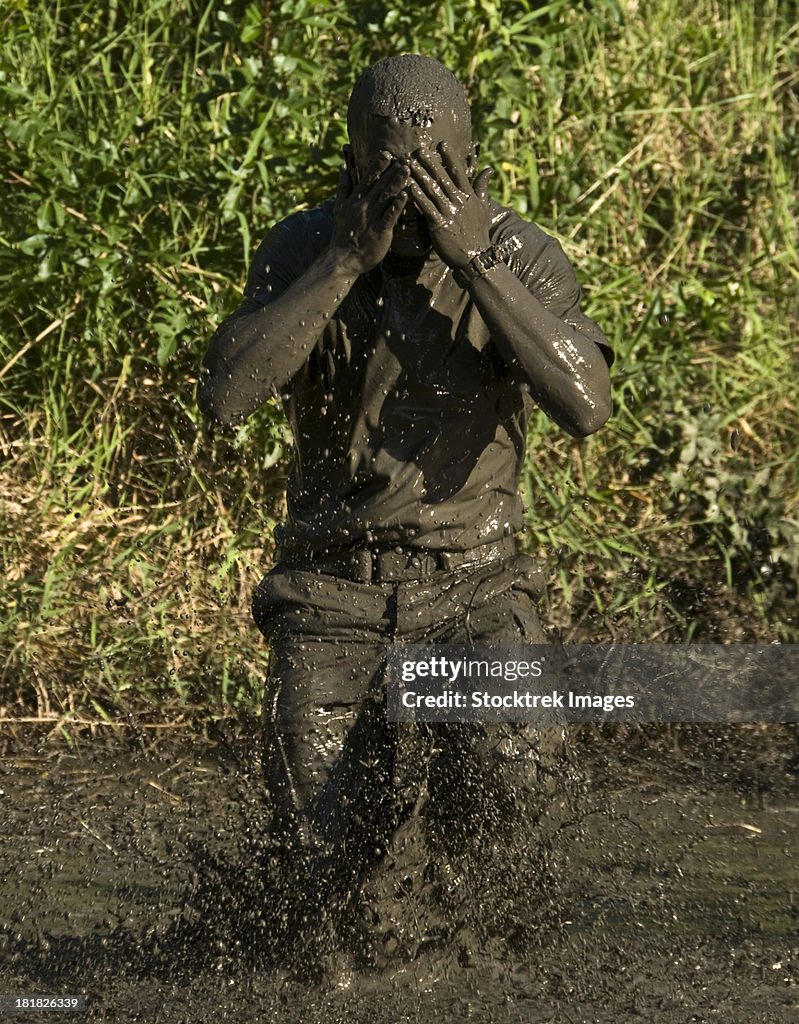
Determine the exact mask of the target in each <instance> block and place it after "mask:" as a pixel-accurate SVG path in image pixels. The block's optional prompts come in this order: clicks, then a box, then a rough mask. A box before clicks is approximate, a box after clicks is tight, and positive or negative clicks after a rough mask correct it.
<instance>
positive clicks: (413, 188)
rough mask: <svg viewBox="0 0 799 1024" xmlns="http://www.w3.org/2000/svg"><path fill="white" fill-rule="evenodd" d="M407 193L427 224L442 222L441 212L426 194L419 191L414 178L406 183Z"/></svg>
mask: <svg viewBox="0 0 799 1024" xmlns="http://www.w3.org/2000/svg"><path fill="white" fill-rule="evenodd" d="M408 192H409V194H410V196H411V198H412V199H413V201H414V203H416V206H417V208H418V209H419V210H420V211H421V213H422V214H423V215H424V217H425V219H426V220H427V222H428V224H431V225H436V224H440V223H441V221H442V220H443V217H442V216H441V211H440V210H439V209H438V207H437V206H436V204H435V203H434V202H433V200H432V199H431V198H430V197H429V196H428V194H427V193H426V192H424V191H423V190H422V189H421V187H420V186H419V184H418V182H417V181H416V179H415V178H411V180H410V181H409V182H408Z"/></svg>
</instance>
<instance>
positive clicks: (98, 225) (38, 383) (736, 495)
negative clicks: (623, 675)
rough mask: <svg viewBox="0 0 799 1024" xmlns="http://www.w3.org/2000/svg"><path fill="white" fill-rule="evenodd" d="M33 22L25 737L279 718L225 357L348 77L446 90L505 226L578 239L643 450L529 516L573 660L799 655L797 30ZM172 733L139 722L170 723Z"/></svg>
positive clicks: (19, 196)
mask: <svg viewBox="0 0 799 1024" xmlns="http://www.w3.org/2000/svg"><path fill="white" fill-rule="evenodd" d="M358 10H359V13H355V11H354V8H353V5H347V4H345V3H341V2H338V0H332V2H329V3H310V2H306V0H285V2H283V3H277V2H274V3H271V4H270V3H268V2H267V3H249V4H248V3H243V2H239V0H236V2H230V3H224V2H212V3H202V2H197V0H183V2H179V0H131V2H130V3H128V4H126V5H124V6H123V5H121V4H118V3H111V4H109V5H107V6H105V5H101V6H98V5H95V4H89V3H80V2H74V0H70V2H62V3H54V4H44V3H42V2H35V0H29V2H25V0H15V2H14V3H12V4H11V5H9V6H7V7H6V8H4V12H3V13H2V14H1V15H0V40H2V42H1V43H0V46H1V47H2V50H1V55H0V113H2V118H3V123H4V125H5V133H4V139H3V141H2V142H0V162H1V163H2V175H0V178H1V179H2V180H1V181H0V189H2V194H1V195H0V201H1V202H2V210H3V214H2V230H1V231H0V286H1V287H2V294H3V308H2V314H1V316H2V319H1V320H0V346H1V348H0V445H2V455H3V459H2V467H1V468H0V493H1V494H2V498H0V502H1V503H2V504H1V505H0V516H1V517H2V518H1V520H0V538H1V539H0V556H1V557H2V560H3V576H4V581H5V582H4V586H3V590H2V626H1V627H0V630H1V632H0V665H2V669H1V671H2V692H1V694H0V717H2V718H4V719H9V718H15V717H16V718H34V719H35V718H38V719H46V720H48V721H49V722H51V723H52V726H53V728H54V729H57V728H61V729H66V730H68V729H69V728H70V723H73V726H74V723H75V722H77V721H86V722H103V721H105V722H117V721H125V720H126V716H127V714H128V712H129V711H135V712H136V714H137V715H140V714H142V713H143V712H144V711H146V709H148V708H149V709H150V710H151V712H152V714H153V715H154V716H158V715H160V714H161V713H162V712H163V711H164V710H165V709H171V710H172V711H173V712H174V714H175V715H178V716H180V715H181V714H184V713H188V712H187V710H186V709H189V708H191V707H193V706H202V707H208V706H210V707H212V708H215V709H219V710H220V711H221V710H223V709H225V708H228V707H230V706H239V707H254V706H255V705H256V704H257V701H258V697H259V688H260V679H261V676H262V674H263V662H264V657H265V652H264V648H263V646H262V644H261V643H260V640H259V637H258V636H257V634H256V632H255V630H254V627H253V626H252V624H251V622H250V619H249V594H250V593H251V591H252V588H253V586H254V585H255V582H256V581H257V578H258V576H259V574H260V573H262V572H263V571H265V570H266V569H267V568H268V567H269V565H270V538H271V530H272V527H273V524H274V521H275V519H276V518H278V517H279V516H280V514H281V507H282V487H283V481H284V479H285V473H286V470H287V459H288V457H289V455H290V444H289V441H288V439H287V438H286V437H285V435H284V431H283V423H282V419H281V414H280V412H279V410H278V409H276V408H273V407H271V406H270V407H267V408H265V409H264V411H263V413H262V414H261V415H259V416H258V417H253V418H252V420H251V421H248V422H247V423H246V424H245V425H244V426H242V427H241V429H239V430H238V431H234V432H230V433H228V434H225V433H222V432H216V433H213V432H211V431H209V430H208V428H207V427H205V426H204V425H203V424H202V422H201V420H200V417H199V414H198V412H197V409H196V404H195V397H194V393H195V385H196V370H197V366H198V364H199V360H200V358H201V356H202V353H203V351H204V348H205V344H206V340H207V338H208V336H209V334H210V333H211V331H212V329H213V327H214V325H215V324H216V323H217V322H218V320H219V319H220V318H221V316H222V315H223V314H224V313H225V312H227V311H228V310H229V309H230V308H232V307H233V305H235V302H236V300H237V296H238V294H239V291H240V288H241V286H242V284H243V280H244V275H245V272H246V266H247V262H248V259H249V257H250V255H251V253H252V250H253V247H254V245H255V244H256V243H257V241H258V240H259V239H260V237H261V236H262V235H263V234H264V232H265V231H266V229H267V228H268V227H269V226H270V225H271V224H272V223H273V222H274V221H276V220H278V219H280V218H281V217H283V216H285V215H286V214H287V213H289V212H290V211H292V210H294V209H297V208H298V207H300V206H302V205H313V204H315V203H316V202H318V201H320V200H321V199H322V198H324V197H326V196H327V195H328V194H330V192H331V191H332V190H333V188H334V182H335V177H336V170H337V167H338V163H339V156H338V150H339V147H340V145H341V144H342V142H343V141H344V139H345V130H344V114H345V110H346V101H347V96H348V94H349V89H350V87H351V85H352V82H353V80H354V77H355V75H356V74H357V72H358V71H359V70H360V69H361V68H362V67H364V66H366V65H367V64H369V63H372V62H373V61H374V60H376V59H378V58H379V57H381V56H384V55H387V54H390V53H394V52H401V51H417V52H423V53H429V54H431V55H434V56H437V57H439V58H440V59H441V60H443V61H444V62H445V63H447V64H448V65H449V66H450V67H451V68H452V69H453V71H455V72H456V73H457V74H458V75H459V76H460V77H461V79H462V80H463V81H464V82H465V83H466V84H467V85H468V88H469V93H470V96H471V98H472V101H473V105H474V110H475V121H476V135H477V137H478V138H479V139H480V140H481V141H482V144H483V158H484V160H485V163H486V164H490V165H492V166H494V167H495V168H496V170H497V175H496V177H495V179H494V184H493V191H494V195H495V196H496V198H498V199H499V200H500V201H502V202H505V203H507V204H509V205H513V206H515V207H516V208H517V209H518V210H519V211H520V212H521V213H522V214H523V215H525V216H528V217H530V218H531V219H535V220H536V221H538V222H539V223H540V224H541V226H542V227H544V228H545V230H548V231H550V232H551V233H553V234H556V235H558V237H560V238H561V239H562V241H563V244H564V246H565V248H566V250H567V252H568V253H569V255H570V256H571V258H572V260H573V262H574V263H575V265H576V267H577V269H578V274H579V276H580V279H581V280H582V281H583V282H584V285H585V292H586V308H587V310H588V312H589V313H590V314H591V315H593V316H594V317H595V318H596V319H597V321H598V322H599V323H600V324H601V325H602V326H603V327H604V329H605V330H606V332H607V333H608V335H609V337H610V338H611V341H612V342H613V344H614V346H615V347H616V350H617V353H618V358H617V364H616V371H615V414H614V417H613V420H612V422H611V423H610V424H609V425H608V427H606V428H605V429H604V430H603V431H602V432H601V433H600V434H598V435H596V436H595V437H592V438H590V439H588V440H586V441H584V442H579V443H576V442H574V441H572V440H571V439H569V438H568V437H566V436H564V435H563V434H561V433H560V432H559V431H558V430H557V428H555V427H554V426H552V425H551V424H549V423H548V421H546V420H545V419H544V418H543V417H540V418H538V419H536V420H535V422H534V423H533V424H532V427H531V437H530V456H529V458H528V461H527V465H526V468H525V473H524V476H523V480H522V486H523V489H524V494H525V498H526V501H527V505H528V531H527V543H528V546H529V548H530V550H532V551H536V552H539V553H540V554H541V555H542V556H543V557H544V558H545V559H546V560H547V563H548V564H549V566H550V567H551V569H552V575H553V585H552V588H551V595H550V609H549V620H550V622H551V623H552V624H553V625H554V626H555V627H556V628H558V629H560V630H561V631H562V632H563V634H564V635H566V636H570V637H572V638H577V639H583V640H588V639H594V640H607V639H609V638H611V637H613V638H617V639H627V640H636V641H643V640H658V641H678V640H684V639H686V638H691V639H695V640H700V639H701V640H706V641H715V640H719V641H724V642H732V641H744V640H752V641H763V640H769V641H770V640H782V641H793V642H796V641H797V640H799V626H798V625H797V621H796V617H795V604H796V596H797V576H798V575H799V522H798V520H799V509H798V506H799V460H798V459H797V454H796V440H795V439H796V437H797V434H798V433H799V411H798V409H797V403H796V397H795V383H794V382H795V380H796V372H797V360H796V336H797V329H798V328H799V315H798V314H797V310H798V309H799V303H798V302H797V299H799V271H797V266H799V261H798V260H797V243H796V225H795V221H794V217H793V210H794V204H795V201H796V167H797V164H798V163H799V133H798V132H797V125H799V105H797V101H796V83H797V80H798V79H799V74H797V71H796V66H797V61H796V55H797V50H798V49H799V46H798V45H797V44H798V43H799V33H797V28H796V25H795V21H796V17H797V11H796V5H795V4H786V3H778V2H776V0H766V2H764V3H762V4H758V5H755V4H751V3H749V2H747V0H740V2H720V0H719V2H712V0H697V2H691V3H688V2H677V3H675V2H674V0H652V2H651V3H648V4H646V5H643V4H640V5H639V4H637V3H635V2H634V0H626V2H622V0H619V2H613V0H604V2H595V3H593V4H590V5H587V4H586V5H581V4H575V3H573V2H568V3H567V2H560V0H556V2H553V3H549V4H533V3H525V2H521V0H519V2H512V3H492V2H486V0H483V2H478V0H453V2H449V3H441V4H432V5H428V6H426V7H425V8H424V9H423V10H422V9H418V10H417V9H413V8H410V9H408V8H406V9H404V11H402V12H400V11H399V9H388V10H387V9H386V8H385V7H384V6H383V5H377V4H374V5H364V6H363V8H362V9H361V8H359V9H358ZM144 718H145V719H146V714H145V715H144Z"/></svg>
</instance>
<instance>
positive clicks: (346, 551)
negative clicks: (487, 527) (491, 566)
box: [278, 537, 516, 583]
mask: <svg viewBox="0 0 799 1024" xmlns="http://www.w3.org/2000/svg"><path fill="white" fill-rule="evenodd" d="M514 554H516V541H515V540H514V538H513V537H503V538H502V539H501V540H498V541H492V542H490V543H488V544H480V545H479V546H478V547H476V548H471V549H470V550H468V551H439V550H430V551H428V550H425V549H424V548H403V547H396V548H388V549H379V548H359V547H354V548H327V549H324V550H322V551H316V552H310V551H305V552H299V551H296V550H289V551H280V552H279V553H278V561H280V562H283V563H284V564H285V565H287V566H289V568H292V569H305V570H309V571H311V572H321V573H325V574H327V575H330V576H342V577H344V579H348V580H353V581H354V582H356V583H401V582H404V581H408V580H424V579H428V578H429V577H430V576H433V575H434V574H435V573H437V572H452V571H454V570H455V569H467V568H472V567H474V568H476V567H477V566H480V565H487V564H488V563H489V562H497V561H500V560H501V559H504V558H509V557H510V556H511V555H514Z"/></svg>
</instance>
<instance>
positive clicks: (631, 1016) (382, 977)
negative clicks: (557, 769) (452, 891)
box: [0, 722, 799, 1024]
mask: <svg viewBox="0 0 799 1024" xmlns="http://www.w3.org/2000/svg"><path fill="white" fill-rule="evenodd" d="M0 750H2V758H1V759H0V791H2V792H1V793H0V865H1V867H0V922H1V923H2V932H1V933H0V963H1V965H2V966H1V967H0V994H2V995H5V996H8V995H25V994H33V993H36V994H46V995H51V996H63V995H76V994H79V995H84V996H85V997H86V1008H85V1010H82V1011H75V1012H72V1013H67V1012H57V1011H51V1012H48V1013H47V1014H43V1013H36V1012H26V1013H24V1014H18V1015H17V1014H15V1015H14V1016H13V1018H12V1017H9V1019H19V1020H26V1021H37V1020H48V1021H56V1020H87V1021H114V1022H117V1021H118V1022H124V1021H146V1022H149V1024H156V1022H186V1024H189V1022H205V1021H209V1022H210V1021H217V1020H224V1021H236V1022H240V1024H249V1022H253V1024H254V1022H271V1021H280V1022H283V1021H285V1022H288V1024H294V1022H297V1024H300V1022H303V1024H314V1022H320V1024H322V1022H324V1024H336V1022H350V1021H352V1022H364V1024H366V1022H370V1024H382V1022H386V1024H389V1022H390V1024H400V1022H406V1021H407V1022H410V1021H436V1022H441V1024H446V1022H449V1021H453V1022H454V1021H461V1020H472V1021H477V1022H491V1021H498V1022H499V1021H502V1022H505V1021H518V1022H528V1024H545V1022H552V1024H555V1022H557V1024H589V1022H590V1024H610V1022H614V1024H615V1022H619V1021H636V1020H642V1021H656V1022H658V1024H687V1022H693V1021H707V1022H710V1021H719V1022H722V1024H758V1022H762V1024H767V1022H768V1024H782V1022H785V1024H788V1022H789V1021H796V1020H797V1019H799V1013H798V1012H797V1011H799V858H798V857H797V853H799V814H798V813H797V812H799V792H798V791H797V769H798V768H799V759H798V758H797V748H796V732H795V728H794V727H790V726H771V727H768V728H765V727H763V728H755V727H749V728H747V727H729V726H728V727H712V728H711V727H692V728H688V727H679V728H678V727H658V728H657V729H655V728H654V727H653V728H652V729H647V728H645V727H643V728H642V727H637V728H635V727H629V726H628V727H616V728H615V729H611V728H608V727H604V728H600V727H582V728H580V729H579V730H577V731H576V732H575V733H574V734H573V735H572V737H571V757H572V764H573V769H572V771H571V772H570V774H569V778H568V779H567V780H564V782H563V786H562V792H561V794H560V796H559V797H557V798H556V800H558V801H559V814H558V816H557V820H558V825H557V827H556V828H550V829H549V833H548V838H547V841H546V857H545V858H543V859H542V860H541V864H542V865H543V864H544V861H545V868H544V867H542V868H541V870H538V869H537V868H536V863H537V854H535V855H533V856H532V857H531V859H530V861H529V862H528V863H526V864H522V863H519V864H518V865H516V866H515V868H513V869H512V870H511V871H507V870H506V871H505V875H504V876H503V877H502V878H499V879H496V878H495V879H493V881H492V886H489V887H487V888H486V890H485V891H483V892H481V891H480V890H479V884H478V886H477V889H474V890H473V891H472V892H466V893H465V894H464V898H465V899H467V900H472V901H476V904H477V907H476V913H475V914H474V915H473V917H474V918H476V919H477V920H478V921H479V920H480V919H481V917H482V916H484V912H485V915H487V917H490V916H491V913H492V907H491V906H490V905H489V903H488V902H484V903H483V904H481V902H480V901H481V900H483V901H486V900H487V899H488V897H487V896H486V892H488V891H489V890H490V892H491V893H493V895H492V896H491V899H494V900H496V899H504V900H507V901H508V905H509V906H511V907H513V906H514V905H517V907H518V914H519V915H520V917H521V918H522V920H521V921H520V925H519V928H518V929H517V930H516V933H515V934H514V935H513V936H511V935H505V936H503V935H498V934H494V935H492V936H490V938H488V937H486V934H484V935H483V936H482V938H481V937H480V929H479V927H478V928H477V931H476V932H474V933H473V934H472V937H471V939H470V948H469V949H468V950H466V945H465V943H464V940H463V936H462V935H461V936H453V935H452V934H449V935H448V934H447V931H446V928H445V929H443V930H439V933H438V939H437V940H431V939H430V927H429V922H427V923H426V922H425V921H424V920H423V918H424V910H423V907H424V906H425V905H426V904H425V901H424V891H423V890H424V885H425V882H424V879H421V880H420V879H418V878H417V879H408V878H404V877H401V876H402V871H401V870H400V869H399V868H397V866H396V865H395V866H394V869H390V868H387V869H386V870H387V872H388V876H390V875H391V870H394V871H395V874H396V877H387V878H386V880H385V888H384V892H385V893H386V899H387V900H388V901H389V902H391V901H392V900H393V905H394V906H396V907H399V908H400V909H401V911H402V914H404V918H403V920H404V925H403V929H404V930H403V931H402V934H401V935H400V941H385V942H384V943H383V946H382V954H381V956H380V957H379V959H378V960H376V961H373V962H367V961H366V960H364V961H362V962H360V963H359V962H357V961H356V962H354V963H353V962H352V961H351V960H348V961H344V962H343V964H342V961H340V960H336V959H335V957H333V958H332V960H330V963H331V964H332V966H325V965H324V964H323V965H322V966H319V965H316V969H314V965H310V968H309V970H308V971H307V972H306V973H305V975H303V972H302V971H299V972H298V971H297V970H293V969H291V967H292V965H286V964H285V963H280V962H279V960H280V957H279V956H276V953H275V950H274V949H271V950H270V948H269V942H268V932H269V915H270V910H271V908H270V901H269V896H268V895H266V894H265V893H264V892H263V890H262V889H260V888H259V886H260V881H259V879H260V869H259V864H260V861H261V855H260V852H259V851H261V844H262V836H263V829H264V823H265V821H266V818H267V814H268V809H267V808H266V807H265V806H264V799H263V794H262V787H261V777H260V773H259V765H258V745H257V741H256V739H255V731H254V729H249V730H248V728H247V727H244V726H241V725H240V724H239V725H237V724H236V723H231V722H226V723H223V724H222V726H221V727H220V728H218V729H215V730H214V731H213V733H212V734H209V732H208V731H207V730H206V731H205V732H204V734H203V733H200V734H197V735H195V734H194V733H193V732H192V733H191V735H189V731H188V730H185V731H181V730H163V731H160V732H159V731H155V730H154V731H149V732H147V733H146V734H145V733H144V732H143V731H141V730H140V731H138V732H135V731H133V732H131V733H129V734H128V733H126V734H125V735H123V736H118V737H116V738H115V739H114V740H113V741H112V742H109V741H103V742H94V741H90V740H81V741H80V742H79V743H78V744H77V745H76V746H75V747H74V748H73V749H71V750H69V749H68V748H67V747H65V746H64V745H63V744H61V743H58V744H55V745H53V744H52V742H48V741H47V739H46V736H45V734H44V733H42V734H41V735H38V736H28V737H26V739H25V741H24V742H20V741H19V738H18V737H17V738H16V740H15V742H10V741H9V742H7V743H5V744H4V745H3V747H2V748H0ZM545 827H546V826H545V825H544V824H542V828H545ZM539 838H540V837H531V850H533V851H535V850H537V849H539V846H538V845H537V844H538V841H539ZM452 884H453V885H457V879H455V880H454V881H453V883H452ZM498 893H499V894H500V895H499V896H497V894H498ZM414 900H418V908H419V911H418V914H416V910H415V909H414ZM388 916H389V917H390V916H391V914H390V913H389V915H388ZM409 922H410V923H409ZM414 929H416V932H417V934H415V935H414ZM475 936H476V937H475ZM383 938H384V939H385V935H384V936H383ZM456 938H457V941H456ZM326 963H327V962H326ZM294 966H296V965H294Z"/></svg>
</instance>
